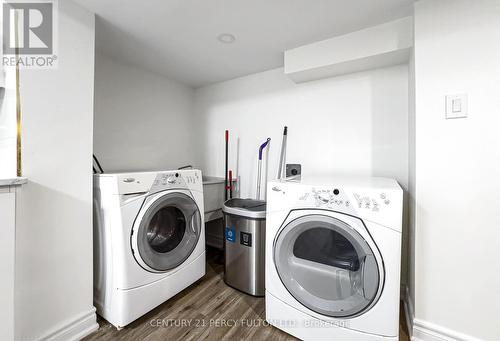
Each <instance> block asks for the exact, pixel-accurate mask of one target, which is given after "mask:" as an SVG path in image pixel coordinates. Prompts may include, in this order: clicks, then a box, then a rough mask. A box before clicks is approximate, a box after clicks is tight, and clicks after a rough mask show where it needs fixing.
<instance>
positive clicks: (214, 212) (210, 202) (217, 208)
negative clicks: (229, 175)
mask: <svg viewBox="0 0 500 341" xmlns="http://www.w3.org/2000/svg"><path fill="white" fill-rule="evenodd" d="M236 184H237V182H236V179H233V196H236V192H237V188H236ZM203 200H204V209H205V222H208V221H211V220H215V219H220V218H222V205H223V204H224V178H220V177H216V176H207V175H203Z"/></svg>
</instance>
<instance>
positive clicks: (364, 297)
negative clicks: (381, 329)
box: [274, 215, 380, 317]
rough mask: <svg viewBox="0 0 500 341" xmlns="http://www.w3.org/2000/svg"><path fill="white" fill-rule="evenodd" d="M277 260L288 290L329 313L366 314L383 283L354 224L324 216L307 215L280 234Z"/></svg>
mask: <svg viewBox="0 0 500 341" xmlns="http://www.w3.org/2000/svg"><path fill="white" fill-rule="evenodd" d="M274 260H275V264H276V269H277V271H278V275H279V276H280V279H281V281H282V282H283V284H284V285H285V287H286V288H287V290H288V291H289V292H290V294H291V295H292V296H293V297H294V298H295V299H297V301H299V302H300V303H301V304H303V305H304V306H306V307H307V308H309V309H311V310H313V311H315V312H317V313H320V314H323V315H327V316H331V317H347V316H354V315H357V314H360V313H362V312H363V311H364V310H366V309H367V308H368V307H369V306H370V305H371V303H372V302H373V301H374V300H375V298H376V295H377V292H378V289H379V286H380V283H379V282H380V274H379V266H378V264H377V261H376V259H375V257H374V255H373V252H372V250H371V248H370V246H369V245H368V243H367V242H366V241H365V240H364V239H363V238H362V236H361V235H360V234H359V233H358V232H356V230H354V229H353V228H352V227H351V226H349V225H347V224H346V223H345V222H342V221H340V220H338V219H335V218H333V217H330V216H326V215H307V216H303V217H300V218H298V219H296V220H293V221H292V222H290V223H289V224H288V225H287V226H285V227H284V228H283V230H282V231H281V232H280V234H279V235H278V237H277V239H276V243H275V249H274Z"/></svg>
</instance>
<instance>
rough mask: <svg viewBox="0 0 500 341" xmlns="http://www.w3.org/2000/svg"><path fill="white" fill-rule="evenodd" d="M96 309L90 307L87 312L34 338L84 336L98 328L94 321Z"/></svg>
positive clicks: (67, 340)
mask: <svg viewBox="0 0 500 341" xmlns="http://www.w3.org/2000/svg"><path fill="white" fill-rule="evenodd" d="M95 311H96V309H95V308H94V307H92V309H90V310H89V311H88V312H85V313H83V314H81V315H80V316H77V317H76V318H74V319H72V320H70V321H66V322H64V323H62V324H61V325H59V326H58V327H56V328H54V329H53V330H51V331H49V332H48V333H47V334H45V335H44V336H42V337H40V338H38V339H36V340H37V341H73V340H80V339H82V338H84V337H85V336H87V335H89V334H91V333H93V332H95V331H96V330H97V329H99V325H98V324H97V321H96V313H95Z"/></svg>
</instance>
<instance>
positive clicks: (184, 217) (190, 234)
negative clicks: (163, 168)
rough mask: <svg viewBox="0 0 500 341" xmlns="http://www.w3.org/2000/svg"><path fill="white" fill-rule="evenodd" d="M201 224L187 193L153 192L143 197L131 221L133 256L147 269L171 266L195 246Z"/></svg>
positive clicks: (175, 264) (179, 262)
mask: <svg viewBox="0 0 500 341" xmlns="http://www.w3.org/2000/svg"><path fill="white" fill-rule="evenodd" d="M148 199H149V201H148ZM201 228H202V227H201V216H200V211H199V209H198V205H196V202H195V201H194V200H193V199H192V198H191V197H190V196H188V195H186V194H184V193H181V192H170V193H167V194H163V195H161V194H160V195H158V194H155V195H153V196H151V197H150V198H147V199H146V201H145V205H144V207H143V208H142V210H141V212H140V213H139V215H138V217H137V219H136V222H135V224H134V231H133V234H132V238H133V241H132V242H133V243H132V245H133V249H134V257H135V258H136V260H137V261H138V262H139V264H141V266H143V267H145V268H146V269H147V270H152V271H155V272H164V271H168V270H171V269H174V268H176V267H177V266H179V265H180V264H182V263H183V262H184V261H185V260H186V259H187V258H188V257H189V256H190V255H191V253H192V252H193V250H194V249H195V247H196V245H197V244H198V240H199V238H200V234H201Z"/></svg>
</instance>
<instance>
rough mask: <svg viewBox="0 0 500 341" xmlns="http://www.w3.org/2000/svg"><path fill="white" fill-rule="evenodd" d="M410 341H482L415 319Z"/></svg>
mask: <svg viewBox="0 0 500 341" xmlns="http://www.w3.org/2000/svg"><path fill="white" fill-rule="evenodd" d="M411 340H412V341H483V340H481V339H478V338H475V337H472V336H469V335H465V334H462V333H459V332H457V331H454V330H452V329H448V328H445V327H442V326H438V325H436V324H434V323H430V322H427V321H423V320H420V319H417V318H415V319H414V320H413V336H412V338H411Z"/></svg>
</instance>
